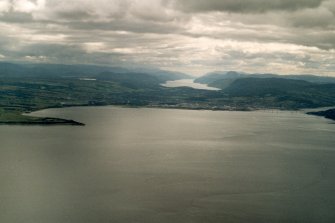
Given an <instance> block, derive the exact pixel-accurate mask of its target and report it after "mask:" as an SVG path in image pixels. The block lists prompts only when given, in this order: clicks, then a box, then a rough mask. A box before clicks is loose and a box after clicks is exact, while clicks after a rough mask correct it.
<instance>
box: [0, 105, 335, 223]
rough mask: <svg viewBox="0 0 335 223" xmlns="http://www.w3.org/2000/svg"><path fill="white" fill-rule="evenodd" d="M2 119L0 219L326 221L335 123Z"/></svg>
mask: <svg viewBox="0 0 335 223" xmlns="http://www.w3.org/2000/svg"><path fill="white" fill-rule="evenodd" d="M36 114H39V115H46V116H57V117H63V118H72V119H76V120H77V121H82V122H85V123H86V124H87V125H86V126H85V127H70V126H56V127H43V126H35V127H28V126H0V139H1V147H0V148H1V149H0V179H1V181H0V222H1V223H23V222H24V223H107V222H108V223H119V222H120V223H121V222H122V223H133V222H140V223H142V222H143V223H150V222H155V223H156V222H159V223H179V222H180V223H191V222H197V223H198V222H199V223H207V222H218V223H222V222H257V223H258V222H304V223H305V222H318V223H319V222H335V211H334V210H335V137H334V136H335V134H334V133H335V125H333V124H329V123H331V121H328V120H326V119H323V118H319V117H314V116H307V115H304V114H302V113H292V112H212V111H186V110H162V109H132V108H118V107H99V108H67V109H51V110H46V111H41V112H38V113H36Z"/></svg>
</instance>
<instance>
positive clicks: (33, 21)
mask: <svg viewBox="0 0 335 223" xmlns="http://www.w3.org/2000/svg"><path fill="white" fill-rule="evenodd" d="M334 30H335V1H334V0H206V1H204V0H113V1H110V0H94V1H90V0H76V1H68V0H15V1H12V0H0V59H1V60H15V61H17V60H20V61H22V60H25V61H35V62H49V63H90V64H109V65H113V64H116V65H120V64H122V65H124V66H130V65H132V64H145V65H150V66H156V67H160V68H165V69H170V70H179V71H183V72H193V73H196V74H202V73H204V72H207V71H212V70H221V69H224V70H245V71H251V72H276V70H277V72H276V73H313V72H316V71H317V72H318V73H326V74H329V73H331V72H334V71H332V69H333V68H334V67H335V62H334V61H335V32H334Z"/></svg>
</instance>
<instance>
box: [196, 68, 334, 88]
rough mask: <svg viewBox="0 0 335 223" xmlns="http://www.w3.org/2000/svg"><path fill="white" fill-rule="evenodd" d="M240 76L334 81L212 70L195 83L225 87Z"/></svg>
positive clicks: (330, 79)
mask: <svg viewBox="0 0 335 223" xmlns="http://www.w3.org/2000/svg"><path fill="white" fill-rule="evenodd" d="M241 78H282V79H289V80H302V81H308V82H312V83H320V84H322V83H335V77H325V76H317V75H278V74H267V73H265V74H258V73H254V74H249V73H243V72H236V71H228V72H212V73H208V74H206V75H204V76H202V77H199V78H197V79H196V80H195V82H197V83H202V84H208V85H209V86H211V87H216V88H220V89H225V88H226V87H228V86H229V85H230V84H231V83H233V82H234V81H235V80H237V79H241Z"/></svg>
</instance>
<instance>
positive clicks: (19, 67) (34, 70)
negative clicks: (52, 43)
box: [0, 62, 192, 83]
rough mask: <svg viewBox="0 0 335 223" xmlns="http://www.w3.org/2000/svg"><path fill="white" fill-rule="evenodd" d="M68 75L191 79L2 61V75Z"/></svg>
mask: <svg viewBox="0 0 335 223" xmlns="http://www.w3.org/2000/svg"><path fill="white" fill-rule="evenodd" d="M1 76H2V77H13V78H14V77H20V76H22V77H25V78H27V77H40V78H42V77H46V78H52V77H57V78H58V77H66V78H88V79H98V78H103V79H106V78H110V79H111V78H113V76H114V78H116V79H118V80H120V79H121V78H125V79H129V78H134V79H136V80H140V79H141V78H140V77H141V76H142V77H143V79H146V78H148V77H149V79H151V80H150V81H153V82H157V83H164V82H166V81H171V80H179V79H189V78H192V77H191V76H190V75H187V74H184V73H180V72H172V71H165V70H160V69H150V68H149V69H146V68H123V67H108V66H96V65H64V64H14V63H8V62H0V77H1Z"/></svg>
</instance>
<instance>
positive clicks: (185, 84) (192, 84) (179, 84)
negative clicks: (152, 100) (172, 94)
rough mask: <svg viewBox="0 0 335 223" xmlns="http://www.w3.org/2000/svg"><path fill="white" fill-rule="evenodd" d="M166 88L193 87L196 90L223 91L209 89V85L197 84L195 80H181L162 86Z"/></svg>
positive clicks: (168, 82) (213, 88)
mask: <svg viewBox="0 0 335 223" xmlns="http://www.w3.org/2000/svg"><path fill="white" fill-rule="evenodd" d="M162 86H164V87H191V88H195V89H202V90H210V91H219V90H221V89H219V88H215V87H209V86H208V85H207V84H200V83H195V82H194V80H193V79H181V80H175V81H167V82H166V83H164V84H162Z"/></svg>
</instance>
